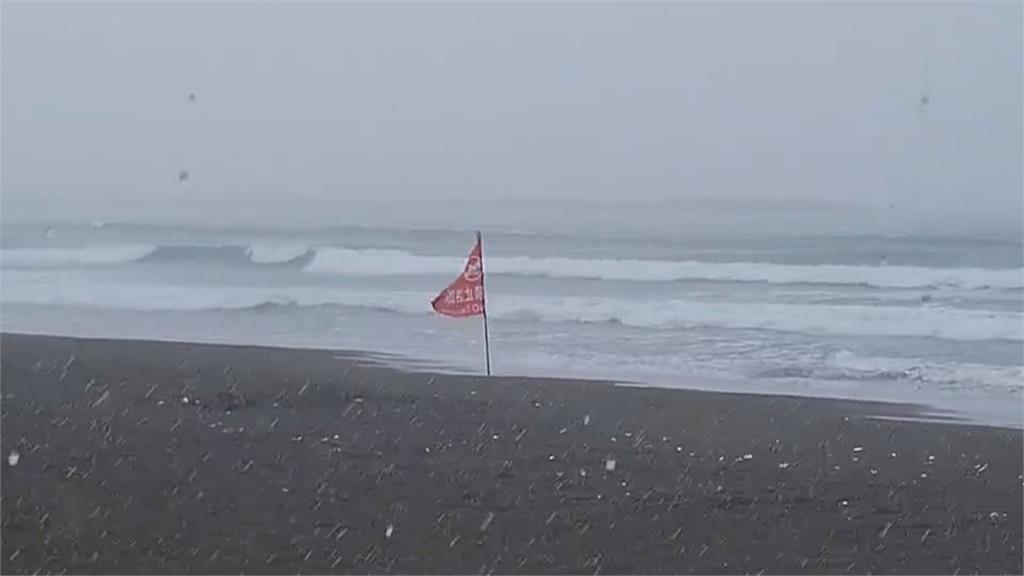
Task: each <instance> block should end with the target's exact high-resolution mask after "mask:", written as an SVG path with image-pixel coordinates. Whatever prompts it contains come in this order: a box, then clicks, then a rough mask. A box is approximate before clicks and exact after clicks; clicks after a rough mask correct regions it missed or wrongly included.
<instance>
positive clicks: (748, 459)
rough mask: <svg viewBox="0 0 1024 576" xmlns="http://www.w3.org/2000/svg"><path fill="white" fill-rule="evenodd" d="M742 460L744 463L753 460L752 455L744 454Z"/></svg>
mask: <svg viewBox="0 0 1024 576" xmlns="http://www.w3.org/2000/svg"><path fill="white" fill-rule="evenodd" d="M743 459H744V460H746V461H750V460H753V459H754V455H753V454H744V455H743Z"/></svg>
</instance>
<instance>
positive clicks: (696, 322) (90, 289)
mask: <svg viewBox="0 0 1024 576" xmlns="http://www.w3.org/2000/svg"><path fill="white" fill-rule="evenodd" d="M3 288H4V289H3V302H4V303H23V304H43V305H75V306H89V307H103V308H122V309H130V310H170V311H174V310H177V311H202V310H242V309H255V310H267V309H272V307H273V306H275V305H277V306H297V307H311V306H338V307H349V308H362V309H375V310H386V311H391V312H397V313H405V314H418V315H427V314H431V310H430V304H429V303H430V300H431V298H432V297H433V296H434V294H433V293H427V292H414V291H389V292H383V293H376V292H361V291H342V290H337V289H330V288H319V287H294V288H287V289H270V288H256V287H232V288H227V287H214V286H180V285H145V286H143V285H125V284H115V283H100V282H89V283H85V282H68V281H61V280H55V279H54V278H45V277H36V278H32V277H29V276H25V275H24V274H22V275H19V274H6V275H5V278H4V284H3ZM488 304H489V313H490V315H491V317H493V318H497V319H504V320H528V321H535V322H549V323H558V322H563V323H605V324H617V325H622V326H627V327H638V328H653V329H690V328H725V329H740V330H773V331H780V332H793V333H803V334H818V335H854V336H879V337H887V336H895V337H917V338H939V339H949V340H1012V341H1020V340H1024V334H1022V332H1024V315H1022V314H1021V313H1019V312H1013V311H999V312H996V311H985V310H974V309H960V308H946V307H938V306H935V307H928V306H912V307H901V306H867V305H828V304H794V303H767V302H699V301H690V300H662V301H633V300H622V299H610V298H597V297H595V298H584V297H549V296H524V295H510V296H495V297H494V298H493V299H492V300H489V302H488Z"/></svg>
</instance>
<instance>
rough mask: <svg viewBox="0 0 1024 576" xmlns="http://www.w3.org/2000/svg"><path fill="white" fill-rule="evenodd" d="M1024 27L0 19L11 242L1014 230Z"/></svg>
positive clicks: (491, 9)
mask: <svg viewBox="0 0 1024 576" xmlns="http://www.w3.org/2000/svg"><path fill="white" fill-rule="evenodd" d="M1021 6H1022V5H1021V3H1020V2H1016V1H1012V2H1001V3H981V2H972V3H963V4H954V3H929V2H904V3H880V2H876V3H849V4H836V3H824V2H822V3H805V2H800V3H779V4H774V3H757V4H746V3H743V4H741V3H729V4H711V3H652V4H643V5H637V4H634V3H626V2H621V3H600V4H584V3H557V4H554V3H552V4H544V3H520V4H496V3H492V4H487V5H477V4H469V3H449V4H395V3H389V4H373V5H371V4H355V3H326V2H320V3H308V4H294V3H284V2H281V3H258V2H237V3H236V2H231V3H228V2H220V3H214V2H187V3H186V2H173V3H159V4H157V3H145V4H141V5H140V4H129V3H107V4H94V3H83V2H77V3H72V4H56V3H45V4H40V3H11V2H4V3H3V8H2V15H0V16H2V186H3V189H2V193H3V212H4V219H5V220H8V221H10V220H25V219H73V220H92V219H119V220H146V221H165V220H179V221H180V220H189V221H197V222H199V221H201V222H204V223H216V222H226V223H238V224H241V223H253V222H261V223H275V222H279V223H298V224H306V223H308V224H329V223H331V222H335V221H337V222H347V221H352V220H356V221H364V222H367V223H383V224H395V223H414V224H417V225H429V224H431V223H436V224H439V225H445V224H446V223H445V222H442V220H444V218H446V217H452V215H453V214H455V215H457V216H456V218H461V219H470V220H479V219H483V218H485V216H481V215H482V214H491V215H493V214H495V213H499V214H501V215H504V216H507V217H508V218H510V219H512V220H515V219H517V218H518V219H520V220H523V223H524V225H525V224H528V222H529V220H530V219H531V218H536V219H538V221H540V220H545V219H546V220H547V221H551V222H557V220H558V218H560V217H564V216H565V215H566V214H569V215H572V214H574V213H576V212H577V211H582V210H583V206H584V204H586V203H589V202H591V201H596V202H599V203H600V204H601V207H600V208H593V207H590V208H587V210H590V211H592V212H593V211H595V210H597V211H599V212H602V213H603V214H604V216H603V217H602V218H604V220H602V221H601V222H602V223H603V224H602V225H605V224H607V225H615V221H616V218H621V219H631V220H633V221H634V223H635V221H636V220H637V219H640V220H642V219H643V217H644V216H643V214H644V213H645V212H644V211H645V210H646V211H653V212H655V213H660V214H662V215H664V214H666V213H691V214H692V213H716V214H719V215H721V214H725V215H727V216H730V217H732V216H736V215H738V214H741V215H742V218H741V221H745V222H754V223H760V224H763V223H764V222H765V221H768V220H771V221H775V222H789V220H790V217H798V218H797V220H799V221H806V222H807V223H808V225H809V226H813V225H818V226H821V225H822V223H823V222H833V221H834V222H837V223H839V224H841V225H843V226H846V227H847V228H850V227H854V228H856V227H862V228H863V229H864V230H866V231H867V230H874V229H915V230H941V229H949V230H971V229H976V230H986V229H993V230H994V229H999V230H1006V229H1011V230H1019V229H1020V228H1021V218H1022V200H1021V188H1022V170H1021V156H1022V112H1021V106H1022V104H1021V99H1022V68H1024V65H1022V56H1021V49H1022V46H1021V43H1022V8H1021ZM190 93H194V94H195V95H196V100H195V101H194V102H190V101H189V99H188V95H189V94H190ZM925 95H927V98H928V103H927V105H925V106H922V102H921V101H922V98H923V97H924V96H925ZM182 170H186V171H188V173H189V175H190V176H189V178H188V180H187V181H186V184H185V185H182V184H181V183H179V179H178V174H179V172H181V171H182ZM547 197H555V198H558V199H559V202H558V204H557V206H556V208H555V209H553V210H550V211H538V210H537V209H536V207H535V206H536V205H537V203H538V200H539V199H543V198H547ZM652 204H654V205H655V208H650V205H652ZM430 206H433V209H429V207H430ZM524 207H525V208H524ZM808 207H809V209H808ZM516 209H518V210H516ZM822 214H827V215H829V217H828V218H823V217H821V215H822ZM801 219H802V220H801ZM701 220H702V221H703V218H701ZM733 221H737V220H735V219H734V220H733ZM786 225H787V226H788V225H789V224H788V223H787V224H786Z"/></svg>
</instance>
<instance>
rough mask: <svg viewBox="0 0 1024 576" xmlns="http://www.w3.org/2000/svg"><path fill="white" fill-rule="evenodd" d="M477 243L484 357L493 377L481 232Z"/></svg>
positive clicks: (488, 370) (477, 235)
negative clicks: (478, 247) (478, 249)
mask: <svg viewBox="0 0 1024 576" xmlns="http://www.w3.org/2000/svg"><path fill="white" fill-rule="evenodd" d="M476 243H477V246H480V289H481V302H480V303H481V304H482V305H483V313H484V314H483V315H484V356H485V357H486V359H487V375H488V376H490V375H491V337H490V335H489V334H488V333H487V284H486V283H485V282H484V243H483V240H482V239H481V238H480V232H479V231H477V233H476Z"/></svg>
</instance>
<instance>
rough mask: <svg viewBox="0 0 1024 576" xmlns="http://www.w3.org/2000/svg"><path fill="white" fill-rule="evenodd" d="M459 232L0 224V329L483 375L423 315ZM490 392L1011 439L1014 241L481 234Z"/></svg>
mask: <svg viewBox="0 0 1024 576" xmlns="http://www.w3.org/2000/svg"><path fill="white" fill-rule="evenodd" d="M473 241H474V236H473V231H472V230H432V229H389V228H373V227H359V226H340V227H331V228H317V229H280V228H277V229H271V228H230V229H217V228H212V227H193V228H190V227H172V226H143V225H128V224H116V223H92V224H83V225H54V226H44V225H25V224H22V225H19V224H8V225H5V226H4V227H3V230H2V260H0V270H2V280H0V288H2V295H0V301H2V307H0V326H2V329H3V330H4V331H11V332H26V333H48V334H63V335H75V336H96V337H117V338H153V339H168V340H187V341H200V342H219V343H241V344H265V345H275V346H295V347H315V348H330V349H345V350H359V351H366V352H369V353H371V354H373V355H374V356H375V357H376V358H378V359H379V360H380V361H382V362H389V363H395V364H399V365H404V366H419V367H423V366H425V367H429V368H431V369H437V370H445V371H454V372H482V371H483V368H484V361H483V331H482V326H481V322H480V319H479V318H471V319H452V318H446V317H441V316H438V315H436V314H434V313H433V312H432V311H431V308H430V301H431V299H432V298H433V297H434V296H435V295H436V294H437V293H438V292H439V291H440V290H441V289H442V288H443V287H444V286H445V285H446V284H447V283H448V282H450V281H451V280H452V279H454V278H455V276H456V275H457V274H458V273H459V271H460V270H461V268H462V265H463V263H464V259H465V257H466V254H467V253H468V252H469V250H470V248H471V247H472V243H473ZM483 241H484V266H485V270H486V275H487V276H486V279H487V305H488V310H489V318H490V335H491V351H492V364H493V367H494V371H495V373H496V374H498V375H551V376H577V377H597V378H602V379H615V380H617V381H621V382H623V383H627V384H629V385H652V386H678V387H687V388H706V389H713V390H731V391H746V392H770V393H783V394H796V395H810V396H826V397H848V398H858V399H871V400H884V401H907V402H916V403H924V404H928V405H930V406H932V407H933V408H934V412H935V416H936V417H939V416H948V415H959V416H963V417H966V418H969V419H971V420H973V421H981V422H988V423H995V424H1002V425H1012V426H1017V427H1020V426H1022V425H1024V424H1022V420H1024V416H1022V414H1024V409H1022V391H1024V351H1022V350H1024V349H1022V345H1024V270H1022V268H1021V266H1022V262H1024V254H1022V246H1021V242H1020V238H1015V237H998V236H993V237H967V236H956V237H944V236H913V235H904V236H895V235H892V236H884V235H795V234H790V235H787V234H779V233H774V234H768V233H765V234H750V235H736V234H732V235H724V234H704V235H672V234H666V233H663V232H658V233H656V234H655V233H652V234H650V235H648V236H645V235H644V234H642V233H640V234H636V233H634V234H630V235H622V236H615V235H608V234H598V233H587V232H586V231H580V232H574V233H567V232H563V233H545V232H536V231H516V230H511V229H506V230H501V231H494V230H484V231H483Z"/></svg>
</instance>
